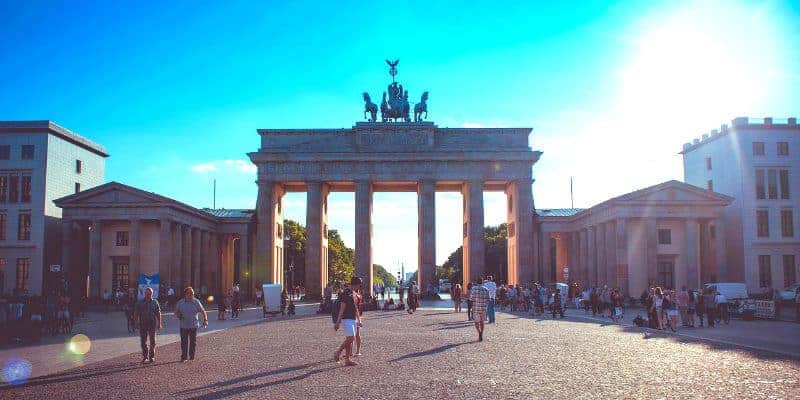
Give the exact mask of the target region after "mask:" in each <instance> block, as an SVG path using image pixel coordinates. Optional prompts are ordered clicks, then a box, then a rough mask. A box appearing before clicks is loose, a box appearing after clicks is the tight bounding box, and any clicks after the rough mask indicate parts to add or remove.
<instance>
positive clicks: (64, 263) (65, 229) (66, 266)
mask: <svg viewBox="0 0 800 400" xmlns="http://www.w3.org/2000/svg"><path fill="white" fill-rule="evenodd" d="M72 223H73V222H72V220H71V219H66V218H65V219H62V220H61V271H63V273H64V277H65V278H67V282H69V283H70V285H72V284H73V283H74V279H73V278H74V277H75V276H74V272H73V271H72V269H71V267H72V236H73V235H74V232H73V229H72ZM76 241H77V240H76ZM0 290H3V288H2V287H0ZM71 290H73V289H71Z"/></svg>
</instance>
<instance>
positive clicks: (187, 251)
mask: <svg viewBox="0 0 800 400" xmlns="http://www.w3.org/2000/svg"><path fill="white" fill-rule="evenodd" d="M181 235H182V236H183V252H182V256H183V257H182V259H181V288H184V287H186V286H191V284H192V230H191V227H190V226H189V225H182V226H181Z"/></svg>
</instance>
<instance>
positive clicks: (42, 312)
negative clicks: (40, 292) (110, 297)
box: [0, 292, 85, 344]
mask: <svg viewBox="0 0 800 400" xmlns="http://www.w3.org/2000/svg"><path fill="white" fill-rule="evenodd" d="M84 304H85V302H84V301H78V302H74V301H73V300H72V298H71V297H70V296H69V295H68V294H57V293H52V294H50V295H48V296H29V295H28V294H27V293H24V292H20V293H15V294H14V295H11V296H0V344H5V343H21V342H24V341H31V340H32V341H39V340H41V338H42V336H43V335H60V334H66V333H70V332H71V331H72V327H73V325H74V323H75V318H76V317H77V316H79V315H82V314H83V312H84V307H85V305H84Z"/></svg>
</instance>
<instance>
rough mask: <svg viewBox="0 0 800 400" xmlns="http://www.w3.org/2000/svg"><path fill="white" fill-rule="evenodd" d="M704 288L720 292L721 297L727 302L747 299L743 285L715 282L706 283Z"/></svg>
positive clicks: (744, 285)
mask: <svg viewBox="0 0 800 400" xmlns="http://www.w3.org/2000/svg"><path fill="white" fill-rule="evenodd" d="M705 286H706V287H707V288H710V289H712V290H716V291H717V292H720V293H721V294H722V295H723V296H725V299H727V300H728V301H734V300H746V299H747V298H748V297H749V296H748V295H747V285H746V284H744V283H738V282H715V283H706V285H705Z"/></svg>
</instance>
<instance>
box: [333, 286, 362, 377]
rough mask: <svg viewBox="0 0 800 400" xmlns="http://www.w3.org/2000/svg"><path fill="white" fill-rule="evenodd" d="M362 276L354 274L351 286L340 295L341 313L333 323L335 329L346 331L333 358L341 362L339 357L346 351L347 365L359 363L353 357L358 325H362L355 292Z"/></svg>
mask: <svg viewBox="0 0 800 400" xmlns="http://www.w3.org/2000/svg"><path fill="white" fill-rule="evenodd" d="M361 284H362V280H361V278H359V277H357V276H354V277H353V278H352V279H350V287H348V288H346V289H345V290H344V291H343V292H342V293H341V294H340V295H339V297H338V303H339V313H338V315H337V317H336V322H335V323H334V325H333V330H335V331H338V330H339V327H342V331H343V332H344V342H342V345H341V346H339V349H337V350H336V351H335V352H334V353H333V359H334V360H335V361H336V362H339V358H340V357H341V355H342V352H343V351H344V363H345V365H348V366H352V365H358V363H356V362H354V361H353V360H352V359H351V358H352V354H353V341H354V340H355V337H356V327H360V326H361V317H360V316H359V315H358V310H357V308H356V299H355V295H354V294H355V293H356V292H357V291H358V289H361Z"/></svg>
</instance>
